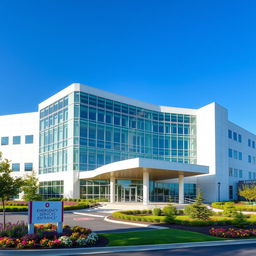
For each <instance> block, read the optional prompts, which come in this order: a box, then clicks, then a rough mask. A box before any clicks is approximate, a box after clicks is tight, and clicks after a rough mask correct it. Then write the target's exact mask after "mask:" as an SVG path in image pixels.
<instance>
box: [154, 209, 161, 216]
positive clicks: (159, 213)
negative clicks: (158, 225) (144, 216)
mask: <svg viewBox="0 0 256 256" xmlns="http://www.w3.org/2000/svg"><path fill="white" fill-rule="evenodd" d="M161 214H162V210H161V209H160V208H154V209H153V215H154V216H161Z"/></svg>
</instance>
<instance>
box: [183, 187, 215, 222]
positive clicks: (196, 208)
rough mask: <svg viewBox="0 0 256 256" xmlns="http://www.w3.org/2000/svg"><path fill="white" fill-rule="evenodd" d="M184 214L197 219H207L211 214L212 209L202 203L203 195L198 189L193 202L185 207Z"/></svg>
mask: <svg viewBox="0 0 256 256" xmlns="http://www.w3.org/2000/svg"><path fill="white" fill-rule="evenodd" d="M185 214H187V215H188V216H189V217H191V218H193V219H199V220H208V219H209V217H210V216H211V215H212V211H211V210H209V209H208V208H207V206H206V205H205V204H203V195H202V193H201V191H200V190H199V191H198V194H197V196H196V200H195V202H194V203H193V204H191V205H188V206H186V207H185Z"/></svg>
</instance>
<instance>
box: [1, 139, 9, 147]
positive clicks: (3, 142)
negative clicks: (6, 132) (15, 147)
mask: <svg viewBox="0 0 256 256" xmlns="http://www.w3.org/2000/svg"><path fill="white" fill-rule="evenodd" d="M1 145H2V146H4V145H9V137H2V138H1Z"/></svg>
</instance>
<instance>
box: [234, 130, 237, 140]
mask: <svg viewBox="0 0 256 256" xmlns="http://www.w3.org/2000/svg"><path fill="white" fill-rule="evenodd" d="M233 139H234V140H235V141H237V133H236V132H233Z"/></svg>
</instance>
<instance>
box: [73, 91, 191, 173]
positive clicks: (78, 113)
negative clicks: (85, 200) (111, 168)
mask: <svg viewBox="0 0 256 256" xmlns="http://www.w3.org/2000/svg"><path fill="white" fill-rule="evenodd" d="M74 96H75V99H74V101H75V106H74V116H75V119H74V169H75V170H80V171H87V170H94V169H95V168H97V167H100V166H102V165H105V164H108V163H112V162H116V161H120V160H125V159H130V158H135V157H143V158H151V159H160V160H167V161H172V162H180V163H191V164H195V163H196V117H195V116H192V115H183V114H170V113H162V112H156V111H151V110H147V109H143V108H139V107H135V106H132V105H127V104H124V103H120V102H117V101H112V100H108V99H105V98H101V97H97V96H94V95H89V94H86V93H83V92H75V95H74Z"/></svg>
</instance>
